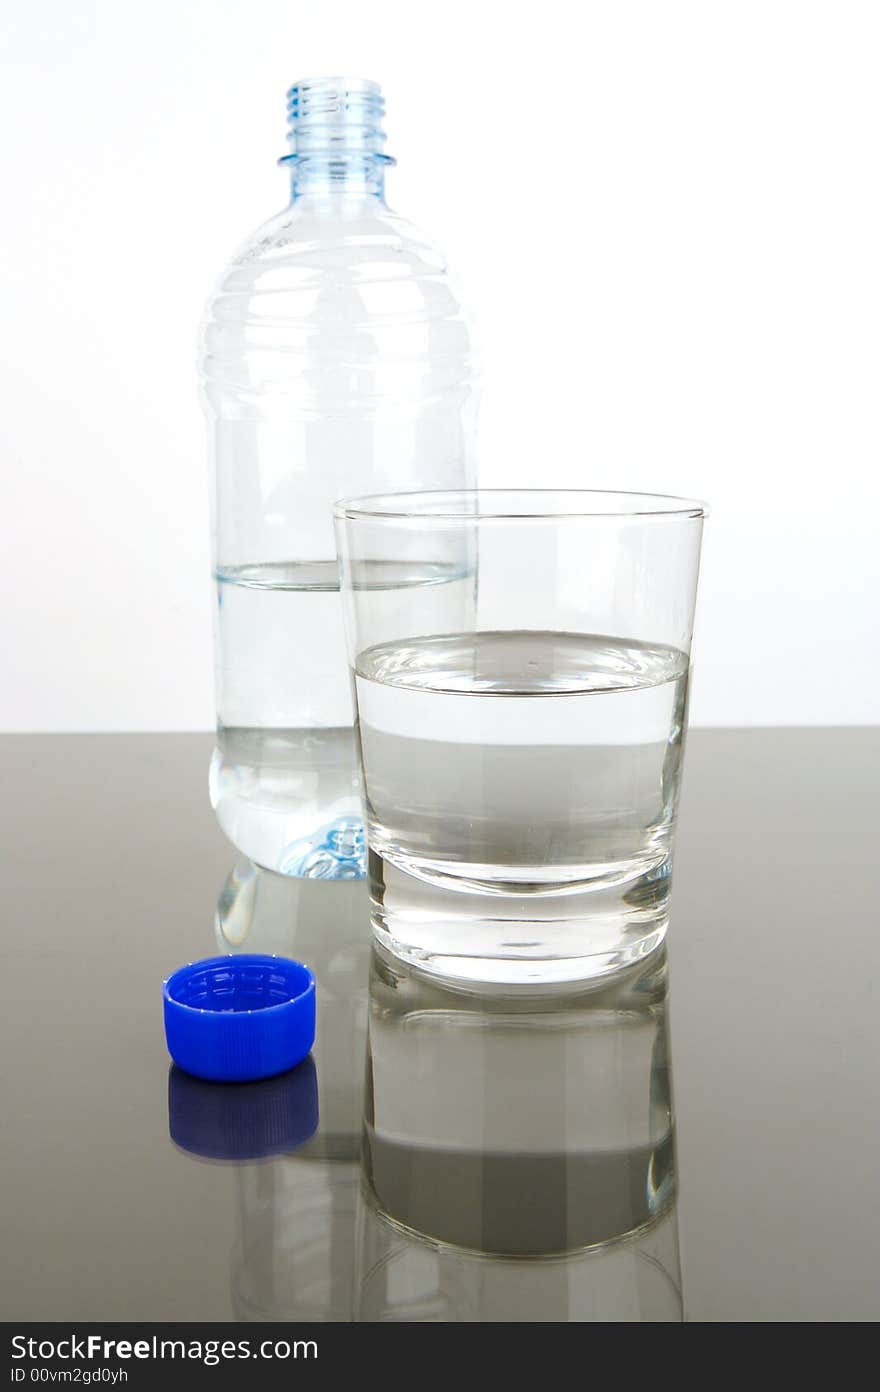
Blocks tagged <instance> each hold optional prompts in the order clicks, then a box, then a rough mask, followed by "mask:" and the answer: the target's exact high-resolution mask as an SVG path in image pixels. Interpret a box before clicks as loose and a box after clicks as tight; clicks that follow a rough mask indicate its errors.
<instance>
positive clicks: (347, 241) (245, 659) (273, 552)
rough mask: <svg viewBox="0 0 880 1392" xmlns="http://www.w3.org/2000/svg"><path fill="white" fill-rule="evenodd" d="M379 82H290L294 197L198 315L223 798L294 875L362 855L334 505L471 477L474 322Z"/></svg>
mask: <svg viewBox="0 0 880 1392" xmlns="http://www.w3.org/2000/svg"><path fill="white" fill-rule="evenodd" d="M306 86H308V87H309V88H310V94H306V95H301V96H299V97H297V96H296V95H295V94H296V93H297V92H302V91H303V88H304V87H306ZM377 100H379V99H378V89H375V88H374V86H373V84H360V85H359V86H357V87H355V88H354V89H353V91H352V92H350V93H346V92H343V93H342V94H340V91H339V83H338V81H337V80H334V83H333V84H331V87H330V88H329V89H325V88H323V87H322V86H321V84H320V83H318V84H300V85H299V86H298V88H295V89H294V92H293V94H292V95H291V108H292V113H293V114H292V123H293V130H294V138H293V140H292V145H293V147H294V151H293V153H292V155H291V156H289V157H288V161H287V162H289V163H290V165H291V167H292V170H293V186H294V198H293V200H292V203H291V205H290V207H289V208H288V209H286V210H285V211H284V212H283V213H281V214H280V215H278V216H277V217H275V218H273V219H272V220H271V221H270V222H269V223H267V224H266V225H265V226H264V227H262V228H261V229H259V231H258V232H257V233H256V234H255V235H254V236H253V237H252V238H250V239H249V241H248V242H247V243H246V244H245V245H244V247H243V248H242V249H241V250H240V251H239V252H238V254H237V255H236V256H235V257H234V258H233V260H232V262H231V263H230V265H229V266H228V268H227V270H226V272H225V273H224V275H223V277H222V279H221V281H220V284H219V286H218V288H217V291H216V293H215V295H214V297H213V299H212V301H211V303H210V305H209V308H208V313H207V316H206V320H205V325H204V330H203V347H202V381H203V390H204V398H205V402H206V406H207V414H208V420H209V430H210V454H211V478H212V495H213V532H214V567H215V581H216V594H217V606H216V620H215V657H216V662H215V668H216V678H217V682H216V692H217V722H218V745H217V751H216V753H215V757H214V761H213V765H212V777H211V786H212V799H213V801H214V805H215V808H216V810H217V814H218V817H219V819H220V822H221V825H222V826H223V828H224V830H225V831H226V832H227V834H228V835H229V836H230V838H231V839H232V840H233V842H234V843H235V844H236V845H237V846H238V847H239V848H240V849H241V850H243V851H244V852H245V853H246V854H247V855H249V856H251V858H252V859H254V860H256V861H257V862H258V863H259V864H262V865H266V866H268V868H270V869H278V870H283V871H285V872H286V873H294V874H309V875H328V876H332V877H337V876H338V875H340V874H342V875H346V876H354V875H355V874H357V873H359V871H360V858H361V847H362V835H361V833H360V829H359V804H358V789H357V783H356V775H355V766H354V744H353V734H352V710H351V703H350V691H349V678H348V673H347V668H346V661H345V654H344V644H343V635H342V616H341V604H340V598H339V594H338V589H337V574H336V559H335V546H334V541H333V526H332V506H333V503H334V501H336V500H337V499H338V498H341V497H346V496H350V495H353V494H364V493H373V492H382V491H399V490H406V489H413V488H415V489H421V488H460V487H466V486H468V485H469V484H471V483H472V482H473V463H472V448H473V424H474V412H475V384H474V364H473V351H472V343H471V336H470V332H469V329H468V326H467V323H466V320H465V317H464V315H463V313H462V310H461V307H460V304H459V302H458V299H457V298H456V295H455V293H454V291H453V289H452V288H451V286H450V283H449V279H448V276H447V273H446V268H445V265H444V262H443V259H442V257H441V256H440V255H439V254H438V252H437V251H436V250H435V249H434V248H433V247H432V246H431V245H430V243H429V242H428V241H427V240H426V239H425V238H424V237H423V236H422V235H421V234H420V233H418V232H417V231H416V230H415V229H414V228H412V227H411V226H410V225H409V224H408V223H406V222H405V221H404V220H403V219H401V218H399V217H397V216H396V215H395V214H394V213H392V212H391V211H390V210H389V209H388V208H387V206H386V205H385V203H384V199H383V197H382V172H383V165H384V163H385V157H384V156H382V155H381V153H379V149H378V147H379V145H380V142H381V132H379V133H378V134H377V132H376V121H377V115H376V112H377V106H376V103H377ZM303 107H306V108H307V117H308V119H304V118H303V116H302V114H301V113H302V110H303ZM413 582H414V583H417V577H413Z"/></svg>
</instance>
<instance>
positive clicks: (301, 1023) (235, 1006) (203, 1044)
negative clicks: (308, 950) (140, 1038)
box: [163, 954, 315, 1082]
mask: <svg viewBox="0 0 880 1392" xmlns="http://www.w3.org/2000/svg"><path fill="white" fill-rule="evenodd" d="M163 998H164V1007H165V1038H166V1041H167V1044H168V1052H169V1053H170V1055H171V1057H172V1058H173V1059H174V1062H175V1063H176V1064H177V1065H178V1066H179V1067H180V1068H182V1069H184V1071H185V1072H187V1073H192V1074H194V1075H195V1076H196V1077H197V1078H208V1079H210V1080H212V1081H215V1082H250V1081H252V1080H254V1079H256V1078H270V1077H273V1076H274V1075H275V1074H276V1073H284V1072H286V1071H287V1070H288V1069H290V1068H294V1067H295V1066H296V1064H298V1063H300V1062H301V1061H302V1060H303V1059H304V1058H305V1056H306V1054H307V1053H308V1052H309V1050H310V1049H311V1047H312V1044H313V1043H314V1040H315V979H314V977H313V976H312V973H311V972H310V971H309V969H308V967H305V966H303V964H302V963H301V962H294V961H292V960H291V959H290V958H288V957H272V956H264V955H263V954H241V955H237V956H229V957H208V958H205V959H204V960H203V961H201V962H191V963H189V965H188V966H185V967H181V968H180V970H179V971H176V972H174V974H173V975H172V976H169V978H168V980H167V981H166V982H165V985H164V988H163Z"/></svg>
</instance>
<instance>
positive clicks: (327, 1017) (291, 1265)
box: [170, 860, 370, 1322]
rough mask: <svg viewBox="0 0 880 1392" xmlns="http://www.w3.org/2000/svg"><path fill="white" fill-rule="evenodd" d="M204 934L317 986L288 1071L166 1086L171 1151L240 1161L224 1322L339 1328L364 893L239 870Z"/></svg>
mask: <svg viewBox="0 0 880 1392" xmlns="http://www.w3.org/2000/svg"><path fill="white" fill-rule="evenodd" d="M216 934H217V942H218V946H219V948H220V950H221V951H223V952H274V953H278V954H280V955H282V956H288V957H295V958H297V959H298V960H300V961H304V962H306V963H307V964H308V966H310V967H311V969H312V971H313V973H314V975H315V980H316V985H317V994H316V1005H317V1017H318V1018H317V1036H316V1041H315V1047H314V1049H313V1051H312V1055H311V1057H310V1059H308V1060H306V1062H305V1063H304V1064H301V1065H300V1068H299V1069H294V1070H293V1072H292V1073H290V1074H286V1075H284V1076H283V1077H281V1078H278V1079H268V1080H266V1082H265V1083H255V1084H248V1085H247V1086H246V1087H237V1088H225V1087H222V1086H220V1085H217V1084H205V1083H199V1082H198V1081H197V1080H195V1079H187V1078H186V1077H185V1075H180V1076H178V1077H176V1078H174V1077H173V1078H172V1083H173V1084H175V1086H174V1088H173V1089H172V1091H171V1093H170V1101H171V1103H172V1125H173V1126H174V1124H175V1118H176V1131H177V1134H176V1135H175V1139H177V1140H178V1143H182V1144H184V1145H186V1140H185V1137H188V1138H189V1140H190V1141H191V1142H192V1141H193V1137H194V1136H195V1138H196V1139H195V1142H194V1143H191V1144H189V1145H188V1146H187V1148H188V1149H190V1150H191V1151H192V1152H193V1153H195V1154H198V1155H201V1156H211V1157H212V1158H227V1159H229V1160H236V1161H239V1162H242V1161H244V1162H247V1163H239V1164H238V1165H237V1179H238V1219H239V1221H238V1238H237V1241H236V1246H235V1251H234V1255H233V1269H232V1301H233V1307H234V1310H235V1314H236V1317H237V1318H238V1319H241V1320H303V1321H310V1320H313V1321H321V1322H326V1321H349V1320H351V1318H352V1271H353V1267H354V1232H355V1209H356V1198H357V1191H358V1186H359V1182H360V1158H359V1157H360V1148H361V1130H362V1114H363V1103H362V1093H363V1076H364V1064H363V1060H364V1046H365V1033H366V1009H367V1005H366V984H367V971H368V961H369V943H370V932H369V921H368V908H367V897H366V889H365V885H364V882H363V880H344V879H340V880H332V881H321V880H314V879H307V878H300V877H296V876H294V877H288V876H285V875H278V874H273V873H272V872H271V871H268V870H263V869H261V868H260V867H259V866H256V865H254V864H253V863H252V862H250V861H244V860H242V861H239V862H238V864H237V865H236V866H235V868H234V869H233V870H232V871H231V872H230V874H229V875H228V877H227V879H226V882H225V884H224V886H223V889H222V891H221V894H220V898H219V902H218V905H217V918H216ZM316 1079H317V1082H316ZM205 1089H208V1092H207V1093H206V1092H205ZM175 1103H176V1110H175ZM309 1121H310V1122H311V1124H310V1125H308V1123H309ZM195 1123H200V1124H201V1126H202V1131H203V1132H204V1136H203V1137H201V1139H200V1138H199V1137H198V1135H197V1134H196V1133H197V1131H198V1126H197V1125H194V1124H195ZM316 1124H317V1130H316V1129H315V1125H316ZM206 1126H207V1130H205V1128H206ZM298 1128H299V1129H298Z"/></svg>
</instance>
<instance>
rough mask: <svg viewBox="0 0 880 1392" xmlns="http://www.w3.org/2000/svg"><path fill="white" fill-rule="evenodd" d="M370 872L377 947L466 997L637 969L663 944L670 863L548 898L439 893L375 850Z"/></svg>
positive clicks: (464, 889)
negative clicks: (467, 991)
mask: <svg viewBox="0 0 880 1392" xmlns="http://www.w3.org/2000/svg"><path fill="white" fill-rule="evenodd" d="M369 873H370V892H371V905H372V907H371V914H372V922H373V931H374V933H375V935H376V938H377V939H378V941H379V942H380V944H381V945H382V946H383V947H384V948H385V950H386V951H387V952H390V953H391V954H392V955H393V956H395V957H398V958H400V959H402V960H403V961H404V962H406V963H408V964H409V965H410V966H412V967H415V968H417V969H418V970H419V971H420V972H427V973H429V974H430V975H432V976H435V977H439V978H442V979H445V980H447V981H449V982H451V983H455V984H456V985H457V986H458V987H459V989H461V988H465V989H467V986H468V984H471V985H472V986H473V988H474V989H475V990H484V989H486V988H489V989H492V988H499V989H509V988H517V989H520V988H524V989H530V990H541V989H543V988H544V987H550V988H552V987H553V986H555V985H558V984H559V983H563V982H565V983H572V982H589V981H591V980H594V979H596V978H599V977H605V976H607V975H608V974H609V973H611V972H616V971H620V970H622V969H624V968H626V967H628V966H631V965H632V964H633V963H635V962H638V961H640V960H641V959H642V958H644V957H646V956H647V955H648V954H649V953H651V952H653V951H654V949H655V948H656V947H658V946H659V944H660V943H661V942H662V941H663V939H664V937H665V936H666V928H667V923H668V909H669V863H668V861H666V862H664V864H663V865H662V866H660V867H659V868H655V869H653V870H651V871H650V872H648V873H644V872H642V873H640V874H638V875H636V876H634V877H632V878H631V879H628V880H623V881H616V882H614V883H611V884H607V883H602V882H601V881H597V882H596V883H595V886H594V887H592V888H589V889H584V888H581V887H579V888H578V889H576V890H574V891H571V890H570V891H569V892H567V893H559V892H558V891H557V892H555V893H554V892H552V891H551V892H549V893H545V894H534V893H531V894H522V893H519V894H517V893H510V894H504V893H499V892H498V890H497V889H496V890H495V891H494V892H493V893H491V894H486V893H481V892H479V891H478V890H476V889H474V888H473V887H472V886H469V885H460V886H459V887H457V888H454V889H453V888H447V887H440V886H439V885H437V884H436V883H433V882H430V881H426V880H424V879H422V878H421V877H419V876H416V875H413V874H411V873H409V872H407V871H405V870H402V869H401V868H400V867H399V866H397V865H392V864H391V863H390V862H389V861H387V860H384V859H382V858H381V857H380V856H378V855H376V854H375V853H373V852H371V853H370V864H369ZM447 883H448V882H447Z"/></svg>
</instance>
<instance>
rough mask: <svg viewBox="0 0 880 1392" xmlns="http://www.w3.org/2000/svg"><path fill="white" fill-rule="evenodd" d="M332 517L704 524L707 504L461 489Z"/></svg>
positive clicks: (608, 493)
mask: <svg viewBox="0 0 880 1392" xmlns="http://www.w3.org/2000/svg"><path fill="white" fill-rule="evenodd" d="M541 499H544V500H545V504H544V506H542V505H541V503H540V500H541ZM551 500H553V501H551ZM591 501H592V504H593V505H592V506H590V503H591ZM602 502H604V506H603V505H601V504H602ZM333 514H334V516H335V517H336V519H337V520H338V521H348V522H418V523H423V522H424V523H427V522H454V523H461V522H562V521H566V520H568V519H572V520H577V521H581V522H585V521H594V520H596V519H599V518H610V519H617V520H620V519H623V518H632V519H633V520H639V519H642V518H651V517H661V518H662V517H668V518H703V517H705V516H706V504H705V503H702V502H700V501H699V500H698V499H696V498H679V497H676V496H675V495H674V494H669V493H638V492H631V491H628V490H624V489H604V488H461V489H442V490H441V489H436V490H426V491H424V492H416V491H409V492H404V493H375V494H368V495H365V496H363V497H357V498H340V499H339V501H338V502H336V503H334V505H333Z"/></svg>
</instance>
